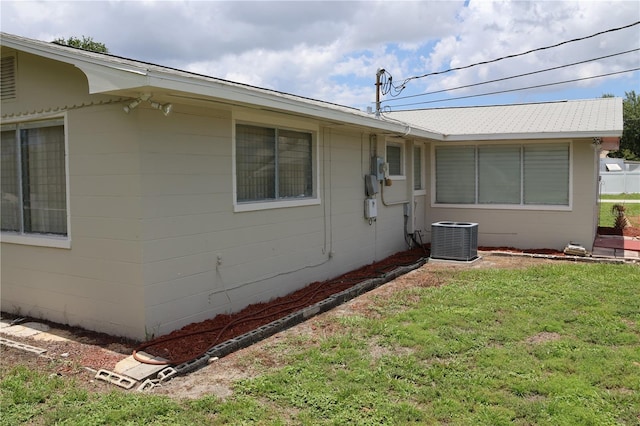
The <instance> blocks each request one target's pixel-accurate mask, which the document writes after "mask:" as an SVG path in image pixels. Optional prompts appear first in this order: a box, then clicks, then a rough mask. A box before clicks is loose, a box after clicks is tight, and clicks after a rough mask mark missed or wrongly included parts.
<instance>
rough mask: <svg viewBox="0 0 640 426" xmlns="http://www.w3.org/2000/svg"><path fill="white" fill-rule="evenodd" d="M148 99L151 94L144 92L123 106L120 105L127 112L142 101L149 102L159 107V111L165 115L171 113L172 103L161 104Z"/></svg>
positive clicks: (152, 105) (156, 107)
mask: <svg viewBox="0 0 640 426" xmlns="http://www.w3.org/2000/svg"><path fill="white" fill-rule="evenodd" d="M150 99H151V94H150V93H144V94H142V95H141V96H140V97H139V98H138V99H135V100H133V101H131V102H129V103H128V104H127V105H125V106H124V107H122V109H123V110H124V112H126V113H127V114H129V112H130V111H131V110H133V109H134V108H136V107H137V106H138V105H140V104H141V103H142V102H150V103H151V107H152V108H155V109H159V110H160V111H162V113H163V114H164V115H165V116H167V115H169V114H170V113H171V110H172V109H173V105H172V104H161V103H159V102H151V101H150Z"/></svg>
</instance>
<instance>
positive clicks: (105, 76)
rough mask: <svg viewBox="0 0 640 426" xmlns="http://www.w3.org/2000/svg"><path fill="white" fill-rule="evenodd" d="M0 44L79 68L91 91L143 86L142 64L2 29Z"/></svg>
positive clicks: (144, 80)
mask: <svg viewBox="0 0 640 426" xmlns="http://www.w3.org/2000/svg"><path fill="white" fill-rule="evenodd" d="M2 45H3V46H6V47H8V48H11V49H15V50H18V51H22V52H26V53H30V54H32V55H36V56H40V57H43V58H47V59H51V60H54V61H58V62H62V63H66V64H70V65H73V66H75V67H77V68H79V69H80V70H81V71H82V72H83V73H84V74H85V75H86V76H87V80H88V82H89V93H91V94H95V93H102V92H106V91H109V90H118V89H127V88H131V87H138V86H143V85H144V83H145V82H146V75H147V73H148V70H147V69H146V68H144V67H140V66H135V65H133V64H127V63H118V62H115V61H109V60H105V59H101V58H98V57H87V56H81V55H78V54H77V53H75V52H73V50H67V49H65V48H63V47H62V48H58V47H57V46H55V45H52V43H45V42H34V41H32V40H28V39H23V38H21V37H15V36H11V35H6V34H4V33H3V34H2Z"/></svg>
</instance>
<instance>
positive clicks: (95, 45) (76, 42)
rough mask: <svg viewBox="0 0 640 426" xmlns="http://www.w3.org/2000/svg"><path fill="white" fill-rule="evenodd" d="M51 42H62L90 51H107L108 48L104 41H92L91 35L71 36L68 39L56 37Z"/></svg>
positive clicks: (65, 44)
mask: <svg viewBox="0 0 640 426" xmlns="http://www.w3.org/2000/svg"><path fill="white" fill-rule="evenodd" d="M53 42H54V43H56V44H62V45H64V46H71V47H76V48H78V49H84V50H90V51H92V52H98V53H109V49H107V46H105V45H104V43H100V42H97V41H94V40H93V38H92V37H87V36H82V38H78V37H73V36H71V37H69V38H68V39H64V38H57V39H55V40H53Z"/></svg>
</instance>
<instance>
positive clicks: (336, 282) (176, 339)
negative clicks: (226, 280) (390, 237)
mask: <svg viewBox="0 0 640 426" xmlns="http://www.w3.org/2000/svg"><path fill="white" fill-rule="evenodd" d="M428 255H429V254H428V250H427V248H426V247H425V248H416V249H413V250H409V251H404V252H399V253H396V254H394V255H392V256H389V257H388V258H386V259H384V260H382V261H379V262H375V263H372V264H370V265H367V266H364V267H362V268H360V269H357V270H355V271H351V272H348V273H346V274H343V275H341V276H339V277H337V278H334V279H331V280H328V281H322V282H314V283H311V284H309V285H307V286H306V287H304V288H301V289H300V290H297V291H295V292H293V293H290V294H288V295H285V296H282V297H278V298H277V299H273V300H271V301H269V302H265V303H256V304H253V305H249V306H247V307H246V308H244V309H242V310H241V311H239V312H236V313H233V314H220V315H217V316H215V317H214V318H212V319H209V320H205V321H201V322H197V323H192V324H188V325H186V326H184V327H183V328H181V329H179V330H175V331H173V332H171V333H169V334H167V335H165V336H160V337H158V338H156V339H152V340H150V341H148V342H146V343H144V344H142V345H141V346H139V347H138V348H137V349H136V350H137V351H141V350H143V351H144V352H146V353H149V354H152V355H155V356H160V357H162V358H164V359H167V360H169V363H170V364H181V363H183V362H187V361H191V360H193V359H195V358H198V357H199V356H201V355H203V354H204V353H205V352H206V351H207V350H209V349H210V348H212V347H213V346H215V345H217V344H219V343H222V342H224V341H226V340H229V339H232V338H235V337H238V336H241V335H243V334H245V333H246V332H249V331H251V330H254V329H256V328H258V327H260V326H262V325H265V324H268V323H270V322H272V321H275V320H277V319H280V318H282V317H284V316H286V315H288V314H290V313H293V312H296V311H298V310H300V309H302V308H304V307H306V306H310V305H313V304H314V303H317V302H320V301H322V300H324V299H326V298H327V297H329V296H331V295H333V294H336V293H339V292H341V291H343V290H346V289H348V288H350V287H352V286H354V285H355V284H357V283H359V282H362V281H365V280H367V279H372V278H378V277H381V276H383V275H384V274H385V273H387V272H390V271H392V270H394V269H396V268H398V267H400V266H407V265H412V264H414V263H416V262H418V261H419V260H420V259H422V258H425V257H428Z"/></svg>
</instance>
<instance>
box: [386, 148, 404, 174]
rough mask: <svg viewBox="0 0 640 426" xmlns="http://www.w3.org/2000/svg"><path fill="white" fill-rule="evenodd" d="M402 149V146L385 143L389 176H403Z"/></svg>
mask: <svg viewBox="0 0 640 426" xmlns="http://www.w3.org/2000/svg"><path fill="white" fill-rule="evenodd" d="M403 148H404V145H403V144H401V143H396V142H388V143H387V158H386V160H387V164H388V165H389V170H388V173H389V176H404V167H403V162H404V158H403V152H402V151H403Z"/></svg>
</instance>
